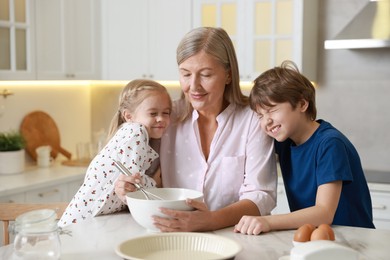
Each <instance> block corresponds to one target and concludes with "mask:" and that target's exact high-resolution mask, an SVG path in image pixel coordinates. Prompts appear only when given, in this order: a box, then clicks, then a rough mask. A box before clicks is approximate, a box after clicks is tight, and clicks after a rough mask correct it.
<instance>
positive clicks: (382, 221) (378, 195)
mask: <svg viewBox="0 0 390 260" xmlns="http://www.w3.org/2000/svg"><path fill="white" fill-rule="evenodd" d="M370 193H371V200H372V214H373V217H374V224H375V227H376V228H377V229H387V230H390V193H389V192H380V191H373V190H371V192H370Z"/></svg>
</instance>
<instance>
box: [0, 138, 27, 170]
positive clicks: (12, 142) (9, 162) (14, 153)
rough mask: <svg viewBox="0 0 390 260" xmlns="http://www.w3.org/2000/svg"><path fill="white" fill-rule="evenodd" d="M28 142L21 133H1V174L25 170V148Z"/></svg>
mask: <svg viewBox="0 0 390 260" xmlns="http://www.w3.org/2000/svg"><path fill="white" fill-rule="evenodd" d="M25 145H26V141H25V139H24V137H23V136H22V134H21V133H19V132H17V131H9V132H3V133H0V174H13V173H19V172H22V171H23V170H24V163H25V158H24V147H25Z"/></svg>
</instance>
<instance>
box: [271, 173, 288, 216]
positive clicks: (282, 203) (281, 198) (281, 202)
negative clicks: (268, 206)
mask: <svg viewBox="0 0 390 260" xmlns="http://www.w3.org/2000/svg"><path fill="white" fill-rule="evenodd" d="M276 194H277V198H276V207H275V208H274V209H273V210H272V212H271V214H272V215H276V214H285V213H289V212H290V207H289V206H288V201H287V195H286V190H285V189H284V184H283V179H282V176H278V188H277V193H276Z"/></svg>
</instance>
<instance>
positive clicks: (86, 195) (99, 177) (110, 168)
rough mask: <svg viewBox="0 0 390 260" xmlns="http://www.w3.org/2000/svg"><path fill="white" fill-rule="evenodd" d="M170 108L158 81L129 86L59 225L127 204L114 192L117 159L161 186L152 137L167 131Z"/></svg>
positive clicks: (149, 183) (148, 184) (144, 180)
mask: <svg viewBox="0 0 390 260" xmlns="http://www.w3.org/2000/svg"><path fill="white" fill-rule="evenodd" d="M171 107H172V103H171V99H170V96H169V94H168V92H167V90H166V89H165V87H163V86H162V85H160V84H158V83H157V82H154V81H151V80H133V81H131V82H130V83H129V84H127V86H126V87H125V88H124V89H123V91H122V93H121V95H120V97H119V109H118V112H117V113H116V114H115V115H114V117H113V119H112V121H111V125H110V132H109V141H108V143H107V144H106V146H105V147H104V148H103V149H102V150H101V151H100V152H99V154H98V155H96V157H95V158H94V159H93V160H92V162H91V163H90V165H89V167H88V170H87V173H86V176H85V179H84V183H83V184H82V185H81V187H80V189H79V190H78V191H77V193H76V195H75V196H74V197H73V199H72V201H71V202H70V204H69V206H68V207H67V209H66V211H65V213H64V214H63V216H62V218H61V219H60V221H59V223H58V224H59V226H66V225H69V224H71V223H77V222H79V221H81V220H85V219H87V218H91V217H94V216H98V215H103V214H109V213H114V212H117V211H121V210H123V209H125V208H126V204H125V202H124V201H122V200H121V199H120V198H119V197H118V196H116V194H115V191H114V185H115V182H116V180H117V178H118V176H119V175H120V174H121V173H120V172H119V170H118V169H117V168H116V167H115V166H114V164H113V160H118V161H120V162H121V163H123V164H124V165H125V166H126V167H127V168H128V169H129V170H130V172H131V173H132V174H134V177H136V178H139V179H140V180H141V182H142V183H143V185H144V186H145V187H155V186H161V183H160V182H161V181H160V172H159V170H158V169H159V160H158V157H159V155H158V153H157V152H156V151H155V150H154V149H153V148H152V147H151V144H150V141H157V143H158V139H160V138H161V136H162V135H163V133H164V130H165V129H166V128H167V126H168V125H169V123H170V113H171ZM149 138H150V140H149ZM157 151H158V150H157Z"/></svg>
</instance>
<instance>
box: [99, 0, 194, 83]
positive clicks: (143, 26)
mask: <svg viewBox="0 0 390 260" xmlns="http://www.w3.org/2000/svg"><path fill="white" fill-rule="evenodd" d="M102 4H103V8H102V11H103V15H102V17H103V21H102V50H103V52H102V53H103V56H102V68H103V73H102V78H103V79H110V80H111V79H113V80H129V79H134V78H149V79H155V80H177V79H178V78H179V74H178V68H177V63H176V47H177V45H178V44H179V41H180V40H181V38H182V37H183V36H184V34H185V33H187V32H188V31H189V30H190V29H191V28H192V27H191V22H192V21H191V14H192V9H191V0H164V1H161V0H142V1H140V0H115V1H109V0H103V3H102Z"/></svg>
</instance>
